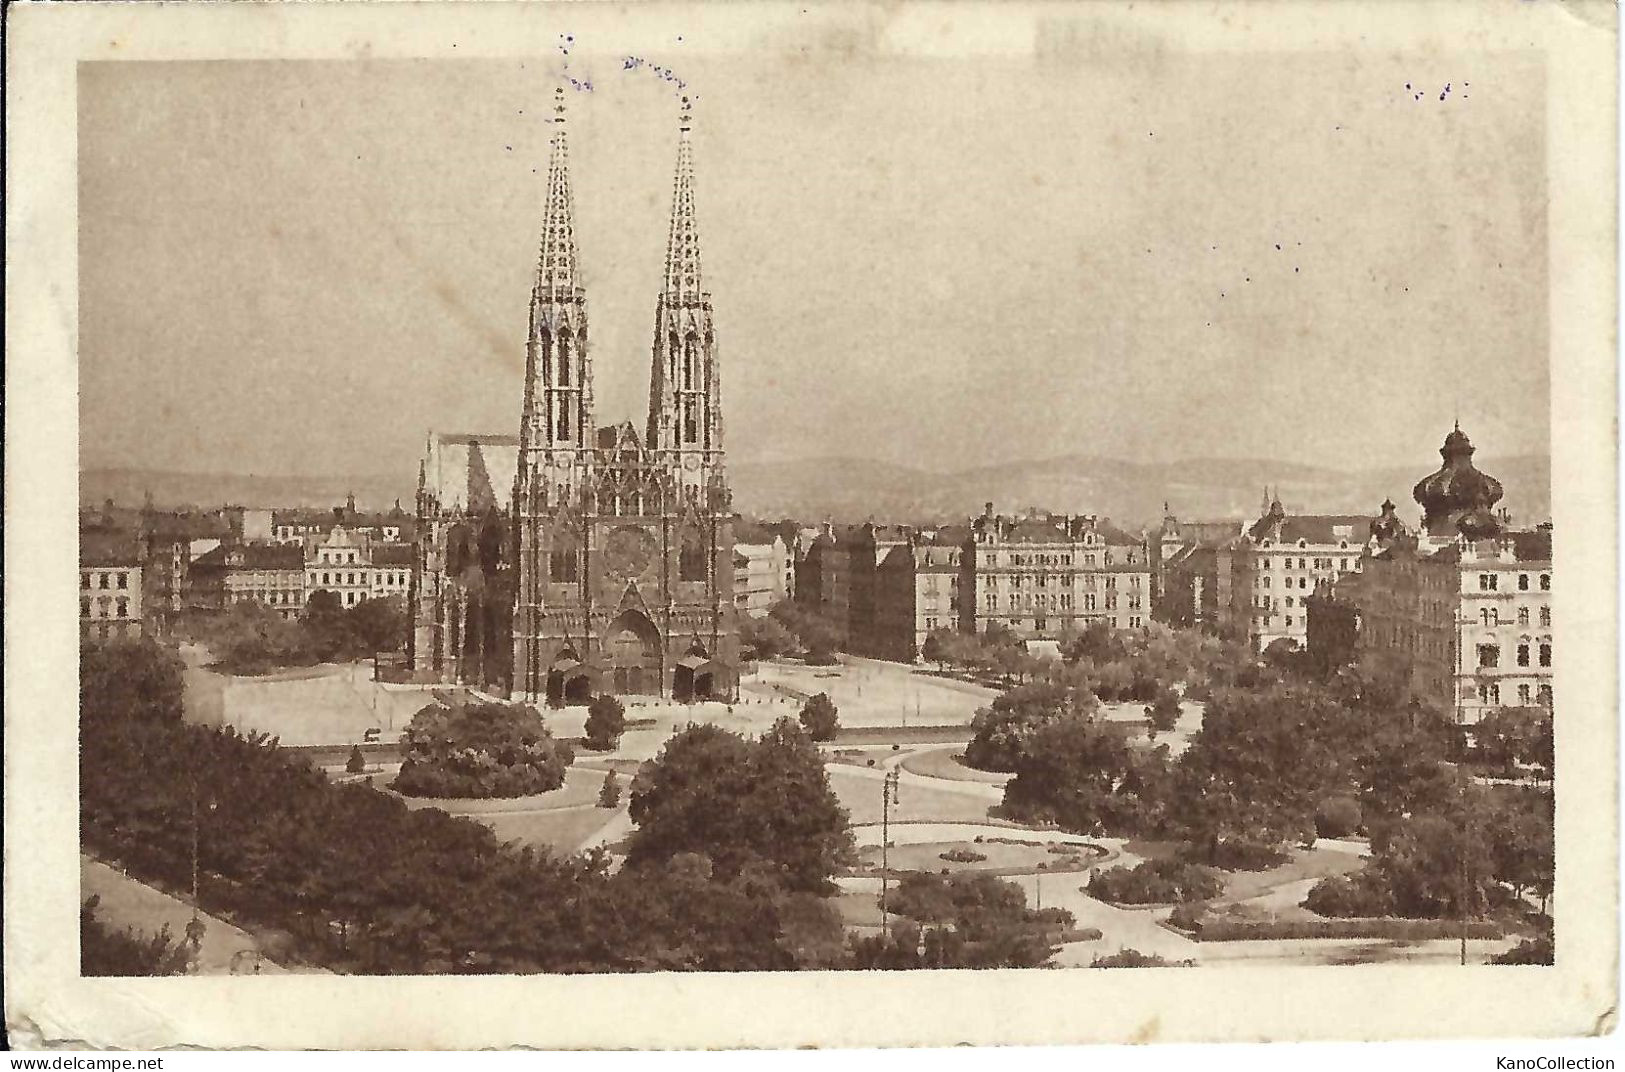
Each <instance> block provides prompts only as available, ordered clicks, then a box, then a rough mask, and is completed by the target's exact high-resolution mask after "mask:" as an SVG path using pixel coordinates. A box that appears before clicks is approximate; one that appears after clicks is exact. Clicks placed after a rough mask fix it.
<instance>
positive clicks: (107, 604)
mask: <svg viewBox="0 0 1625 1072" xmlns="http://www.w3.org/2000/svg"><path fill="white" fill-rule="evenodd" d="M93 608H94V610H95V611H97V612H98V613H92V609H93ZM110 609H111V610H112V611H114V613H112V614H109V613H107V612H108V611H109V610H110ZM129 616H130V601H129V600H128V599H125V598H124V597H123V596H120V597H119V598H118V599H117V600H116V601H115V600H111V599H109V598H108V597H107V596H102V597H100V598H99V599H97V600H96V601H95V602H94V603H92V602H91V601H90V600H89V599H87V598H83V597H81V598H80V600H79V617H81V618H128V617H129Z"/></svg>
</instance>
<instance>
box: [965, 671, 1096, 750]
mask: <svg viewBox="0 0 1625 1072" xmlns="http://www.w3.org/2000/svg"><path fill="white" fill-rule="evenodd" d="M1096 706H1097V705H1096V703H1095V698H1094V696H1093V695H1092V694H1090V693H1088V692H1086V691H1084V690H1081V689H1078V688H1076V687H1072V686H1067V685H1052V684H1037V685H1020V686H1017V687H1015V688H1013V689H1008V690H1006V691H1005V692H1003V693H1001V694H1000V695H999V696H998V697H997V698H996V699H994V701H993V703H992V705H991V706H989V707H985V708H983V709H982V710H980V711H978V712H977V713H976V717H975V718H973V719H972V720H971V727H972V728H973V729H974V730H975V731H976V735H975V736H974V737H973V738H972V739H971V742H970V744H969V745H967V746H966V748H965V762H966V763H968V764H969V765H970V766H972V767H977V768H979V769H981V770H991V771H1013V770H1015V769H1016V763H1017V761H1018V759H1019V758H1020V756H1021V754H1022V752H1024V751H1025V750H1026V748H1027V741H1028V739H1029V738H1030V737H1031V736H1032V735H1033V734H1034V733H1035V732H1037V730H1038V729H1039V728H1040V727H1041V726H1044V725H1047V724H1049V723H1051V722H1056V721H1059V720H1060V719H1062V718H1064V717H1066V716H1068V715H1076V714H1085V715H1086V714H1090V713H1092V712H1093V711H1094V709H1095V707H1096Z"/></svg>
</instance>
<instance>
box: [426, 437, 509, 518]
mask: <svg viewBox="0 0 1625 1072" xmlns="http://www.w3.org/2000/svg"><path fill="white" fill-rule="evenodd" d="M518 469H519V437H518V436H497V435H468V434H462V433H452V432H433V433H430V435H429V443H428V448H427V450H426V452H425V454H424V458H423V486H424V490H425V491H427V492H428V493H429V494H430V495H431V496H433V497H434V498H435V499H436V500H437V501H438V502H439V504H440V509H441V510H443V511H446V512H448V513H463V512H468V513H476V514H482V513H485V512H486V511H487V510H488V509H496V510H499V511H501V510H506V509H507V508H508V504H509V503H510V502H511V501H512V499H513V481H514V474H515V473H516V472H518Z"/></svg>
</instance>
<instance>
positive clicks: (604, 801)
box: [598, 771, 621, 808]
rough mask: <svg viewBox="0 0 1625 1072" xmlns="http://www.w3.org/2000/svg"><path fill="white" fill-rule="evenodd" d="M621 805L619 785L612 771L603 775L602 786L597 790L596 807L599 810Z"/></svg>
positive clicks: (618, 780)
mask: <svg viewBox="0 0 1625 1072" xmlns="http://www.w3.org/2000/svg"><path fill="white" fill-rule="evenodd" d="M620 803H621V783H620V779H619V778H617V777H616V775H615V772H614V771H610V772H609V773H608V774H606V775H604V784H603V786H602V788H600V789H599V790H598V806H599V807H600V808H616V807H619V806H620Z"/></svg>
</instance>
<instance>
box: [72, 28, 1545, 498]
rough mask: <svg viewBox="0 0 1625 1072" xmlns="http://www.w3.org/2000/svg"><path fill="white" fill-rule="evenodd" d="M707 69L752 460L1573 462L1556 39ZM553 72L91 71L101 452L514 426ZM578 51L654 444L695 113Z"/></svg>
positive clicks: (292, 446)
mask: <svg viewBox="0 0 1625 1072" xmlns="http://www.w3.org/2000/svg"><path fill="white" fill-rule="evenodd" d="M693 47H694V46H693V43H692V42H682V41H677V40H674V41H672V42H671V43H670V48H669V55H664V56H660V55H651V56H650V57H649V58H650V60H651V61H652V62H663V63H666V64H669V65H670V66H671V68H672V69H673V70H675V71H677V72H678V73H679V74H680V75H681V76H682V77H683V78H684V79H686V80H687V82H688V85H689V90H690V92H692V93H694V94H696V95H697V97H698V102H697V105H696V130H695V133H694V139H695V158H696V168H697V183H698V186H697V188H698V197H699V213H700V227H701V237H702V247H703V251H704V264H705V272H706V275H707V285H708V289H710V290H711V291H712V293H713V295H714V299H715V303H716V311H717V312H716V315H717V325H718V328H717V330H718V344H719V350H720V353H721V360H722V384H723V400H724V414H725V420H726V436H727V438H726V446H727V448H728V450H729V452H730V455H731V456H732V457H734V458H736V459H745V460H756V459H763V458H772V457H807V456H817V455H827V454H839V455H848V456H853V455H856V456H873V457H877V458H881V459H885V460H888V461H894V462H903V463H912V464H916V465H920V466H924V467H927V468H932V469H949V468H957V467H969V466H974V465H977V464H981V463H984V462H989V463H991V462H1000V461H1008V460H1014V459H1020V458H1027V457H1046V456H1053V455H1059V454H1069V453H1085V454H1097V455H1106V456H1116V457H1123V458H1134V457H1137V456H1142V457H1149V458H1153V459H1159V460H1160V459H1170V458H1177V457H1181V456H1222V457H1259V458H1274V459H1281V460H1291V461H1304V462H1314V463H1324V464H1334V465H1337V464H1341V465H1346V466H1349V467H1355V466H1363V465H1367V464H1371V465H1387V464H1414V465H1417V466H1419V467H1420V466H1424V465H1426V464H1428V463H1429V462H1430V460H1431V459H1432V458H1433V452H1434V451H1435V450H1436V449H1437V447H1438V445H1439V441H1440V439H1441V438H1442V436H1443V433H1444V432H1445V431H1447V430H1448V428H1449V425H1450V421H1451V419H1452V417H1453V416H1455V415H1456V414H1457V413H1459V414H1460V417H1461V420H1462V423H1463V425H1464V427H1466V428H1467V430H1468V431H1469V432H1470V433H1471V434H1472V436H1473V438H1474V441H1475V442H1476V443H1478V445H1479V446H1480V447H1481V449H1482V450H1483V452H1484V453H1485V454H1490V455H1504V454H1513V453H1525V452H1541V451H1544V450H1545V449H1546V444H1547V436H1548V406H1547V358H1546V337H1547V291H1546V287H1547V269H1546V211H1545V204H1546V197H1545V178H1544V172H1545V157H1544V88H1543V87H1544V80H1543V77H1542V71H1541V68H1540V66H1539V63H1538V60H1536V59H1534V58H1532V57H1530V56H1523V55H1519V54H1507V53H1503V54H1499V55H1484V54H1479V55H1462V56H1457V57H1453V58H1452V57H1448V56H1447V57H1442V58H1441V57H1440V56H1438V55H1432V56H1430V57H1428V58H1427V59H1414V58H1413V59H1407V58H1405V57H1393V56H1384V57H1366V58H1365V59H1363V60H1360V61H1356V60H1355V59H1353V58H1350V57H1346V56H1344V57H1330V56H1328V55H1325V54H1308V53H1304V54H1273V55H1262V54H1254V55H1245V54H1232V55H1216V54H1187V53H1180V52H1177V51H1170V50H1155V51H1150V52H1146V53H1145V54H1137V53H1135V52H1134V51H1133V49H1132V48H1126V49H1124V50H1120V51H1114V50H1109V49H1099V50H1096V51H1095V52H1094V53H1093V54H1092V56H1091V57H1089V61H1088V62H1077V60H1076V58H1075V57H1073V58H1052V59H1047V60H1046V59H1036V60H1029V59H1014V58H1008V57H1006V58H995V59H985V60H963V59H927V58H920V59H902V58H898V57H896V56H890V57H886V58H884V59H881V58H878V57H873V56H865V55H864V54H862V53H856V54H852V55H850V56H848V57H847V59H846V62H845V63H844V64H843V65H841V66H839V67H836V66H834V65H832V64H831V63H828V62H820V61H819V60H818V57H817V55H816V52H810V53H808V54H807V56H806V58H804V59H802V60H800V61H797V60H795V59H793V58H792V59H790V60H786V59H783V58H777V59H771V60H770V59H767V58H759V59H753V58H750V57H749V56H745V57H738V56H736V57H732V58H726V59H725V58H720V57H716V56H710V57H704V58H692V57H690V55H689V53H688V52H686V51H685V49H691V48H693ZM611 51H612V50H611ZM557 61H558V57H557V54H554V55H553V56H551V57H549V56H548V55H546V54H545V53H544V51H543V50H542V49H540V48H539V49H538V54H537V56H536V58H535V59H534V60H532V61H530V62H527V63H524V64H521V63H520V62H517V61H513V62H509V61H485V60H469V61H371V62H360V61H357V62H335V61H326V62H280V63H241V62H234V63H199V64H156V63H154V64H137V63H120V64H110V63H108V64H92V65H86V66H84V67H82V68H81V78H80V95H81V96H80V114H81V129H80V168H81V171H80V175H81V180H80V271H81V292H80V306H79V308H80V328H81V336H80V345H81V353H80V390H81V419H82V433H81V438H82V463H83V464H84V465H86V466H104V465H125V466H129V465H136V466H148V467H157V468H172V469H185V470H205V471H252V472H258V473H279V474H307V473H311V474H313V473H323V472H335V473H356V474H388V473H397V472H406V473H415V472H416V468H417V459H418V457H419V454H420V452H421V444H422V441H423V436H424V433H425V431H426V430H428V429H430V428H435V429H442V430H449V431H480V432H513V431H516V430H517V427H518V418H519V405H520V400H521V378H522V375H523V358H524V343H525V317H526V302H527V294H528V290H529V286H530V275H531V272H532V271H533V269H534V264H535V258H536V248H537V242H538V231H539V226H540V222H541V201H542V194H543V186H544V179H545V170H546V159H547V138H548V136H549V134H550V126H549V124H547V123H546V122H545V120H546V119H547V118H549V117H550V109H549V107H548V106H549V104H550V99H551V96H552V91H553V86H554V84H555V77H554V72H556V71H557V69H558V62H557ZM572 64H573V69H574V70H575V72H576V73H577V74H578V75H580V76H583V77H590V78H591V80H592V84H593V88H592V91H591V92H572V93H571V94H570V99H569V106H570V112H569V119H570V138H571V155H572V180H573V184H574V189H575V198H576V234H577V242H578V245H579V250H580V259H581V269H582V274H583V277H584V282H585V286H586V289H587V301H588V309H589V314H590V318H591V323H592V344H591V345H592V356H593V360H594V364H595V370H596V371H595V375H596V386H597V398H598V420H599V423H601V424H607V423H610V422H611V421H614V420H619V419H621V418H623V417H631V418H633V419H634V420H635V421H636V422H637V424H638V425H639V427H640V428H641V426H642V423H643V417H644V414H645V412H646V407H647V392H648V382H649V377H648V368H649V346H650V341H651V336H650V333H651V330H652V324H653V316H654V301H655V292H656V288H657V287H658V285H659V281H660V274H661V262H662V257H663V255H664V246H665V234H666V216H667V213H668V212H669V208H670V205H669V202H670V196H671V185H672V182H671V173H672V166H673V162H674V159H675V154H676V123H675V117H676V103H675V99H674V93H673V90H672V87H671V86H670V85H669V84H667V83H664V82H662V81H661V80H660V79H659V78H658V77H656V76H655V75H653V74H652V73H650V72H649V70H648V69H647V67H645V68H640V69H635V70H630V71H628V70H623V69H622V67H623V64H621V63H619V62H617V61H616V60H615V59H614V58H613V57H610V56H600V57H598V58H594V59H590V60H589V59H585V58H580V57H578V58H576V59H575V60H573V61H572ZM1447 83H1448V84H1449V87H1450V88H1449V90H1448V92H1446V90H1445V86H1446V84H1447ZM1407 84H1409V86H1410V88H1407ZM1441 94H1443V99H1441Z"/></svg>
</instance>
